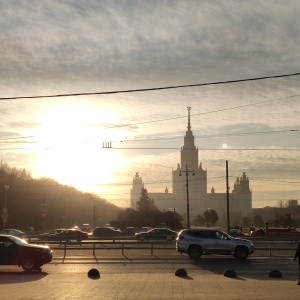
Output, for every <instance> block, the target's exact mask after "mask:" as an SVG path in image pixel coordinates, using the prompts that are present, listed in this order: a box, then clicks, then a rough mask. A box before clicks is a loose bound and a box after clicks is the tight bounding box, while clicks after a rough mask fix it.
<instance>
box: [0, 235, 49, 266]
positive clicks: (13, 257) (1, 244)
mask: <svg viewBox="0 0 300 300" xmlns="http://www.w3.org/2000/svg"><path fill="white" fill-rule="evenodd" d="M51 260H52V250H51V249H50V248H49V247H48V246H44V245H43V246H42V245H32V244H28V243H27V242H26V241H25V240H22V239H20V238H18V237H16V236H12V235H5V234H1V235H0V265H17V266H19V267H20V266H21V267H22V268H23V269H24V270H25V271H33V270H40V268H41V266H42V265H44V264H46V263H49V262H50V261H51Z"/></svg>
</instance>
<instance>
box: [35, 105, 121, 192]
mask: <svg viewBox="0 0 300 300" xmlns="http://www.w3.org/2000/svg"><path fill="white" fill-rule="evenodd" d="M113 117H115V116H114V115H113V114H112V113H111V112H110V111H105V110H99V109H95V107H92V106H88V107H87V106H86V105H84V106H83V105H77V106H74V105H68V104H65V105H62V106H57V107H55V108H54V109H53V110H52V111H50V112H49V111H48V112H47V114H44V115H43V118H41V124H42V125H41V126H39V127H38V128H36V130H35V133H34V134H35V136H36V139H37V140H38V143H37V145H36V151H38V155H37V158H36V159H37V164H38V167H37V169H38V173H39V174H40V176H44V177H49V178H52V179H54V180H57V181H58V182H60V183H62V184H66V185H71V186H74V187H76V188H78V189H80V190H85V191H88V190H89V189H92V186H95V185H97V184H106V183H110V182H113V181H116V180H117V178H116V175H115V174H116V173H117V170H119V169H120V168H123V167H124V166H125V160H124V159H123V157H122V155H121V154H120V152H118V151H115V150H114V149H104V148H103V143H104V142H105V141H110V140H114V139H120V140H121V139H122V138H123V134H122V132H120V131H117V130H115V131H113V130H110V131H108V130H107V129H105V128H103V127H101V125H99V124H101V122H103V123H105V120H108V119H109V120H110V121H111V120H112V118H113ZM99 120H101V122H100V121H99Z"/></svg>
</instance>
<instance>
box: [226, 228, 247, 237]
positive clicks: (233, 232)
mask: <svg viewBox="0 0 300 300" xmlns="http://www.w3.org/2000/svg"><path fill="white" fill-rule="evenodd" d="M229 235H230V236H245V234H244V232H242V231H241V230H239V229H235V228H231V229H230V230H229Z"/></svg>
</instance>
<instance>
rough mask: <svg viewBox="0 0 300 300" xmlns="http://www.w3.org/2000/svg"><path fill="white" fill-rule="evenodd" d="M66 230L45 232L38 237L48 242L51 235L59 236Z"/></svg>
mask: <svg viewBox="0 0 300 300" xmlns="http://www.w3.org/2000/svg"><path fill="white" fill-rule="evenodd" d="M64 230H66V229H65V228H58V229H54V230H52V231H50V232H44V233H41V234H39V235H38V239H40V240H43V241H46V240H47V239H48V238H49V235H53V234H57V233H60V232H62V231H64Z"/></svg>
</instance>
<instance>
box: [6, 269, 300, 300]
mask: <svg viewBox="0 0 300 300" xmlns="http://www.w3.org/2000/svg"><path fill="white" fill-rule="evenodd" d="M297 282H298V281H297V278H296V279H295V278H285V277H283V278H270V277H269V276H268V274H266V275H259V276H253V275H252V276H247V277H239V276H238V274H237V277H234V278H228V277H225V276H224V275H223V274H219V275H218V274H208V275H207V274H197V273H196V272H195V273H193V274H187V276H186V277H177V276H175V274H166V273H164V274H147V273H146V271H145V272H144V273H134V274H101V272H100V278H99V277H98V278H91V277H88V273H87V274H76V273H75V274H69V275H68V276H64V275H61V274H51V273H49V274H47V273H34V274H30V275H28V274H26V275H16V274H14V275H9V274H1V275H0V299H1V300H2V299H3V300H4V299H7V300H17V299H23V300H40V299H47V300H48V299H55V300H62V299H68V300H75V299H78V300H79V299H80V300H82V299H108V300H110V299H126V300H128V299H132V300H133V299H152V300H155V299H164V300H169V299H185V300H188V299H272V300H273V299H300V285H297Z"/></svg>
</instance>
